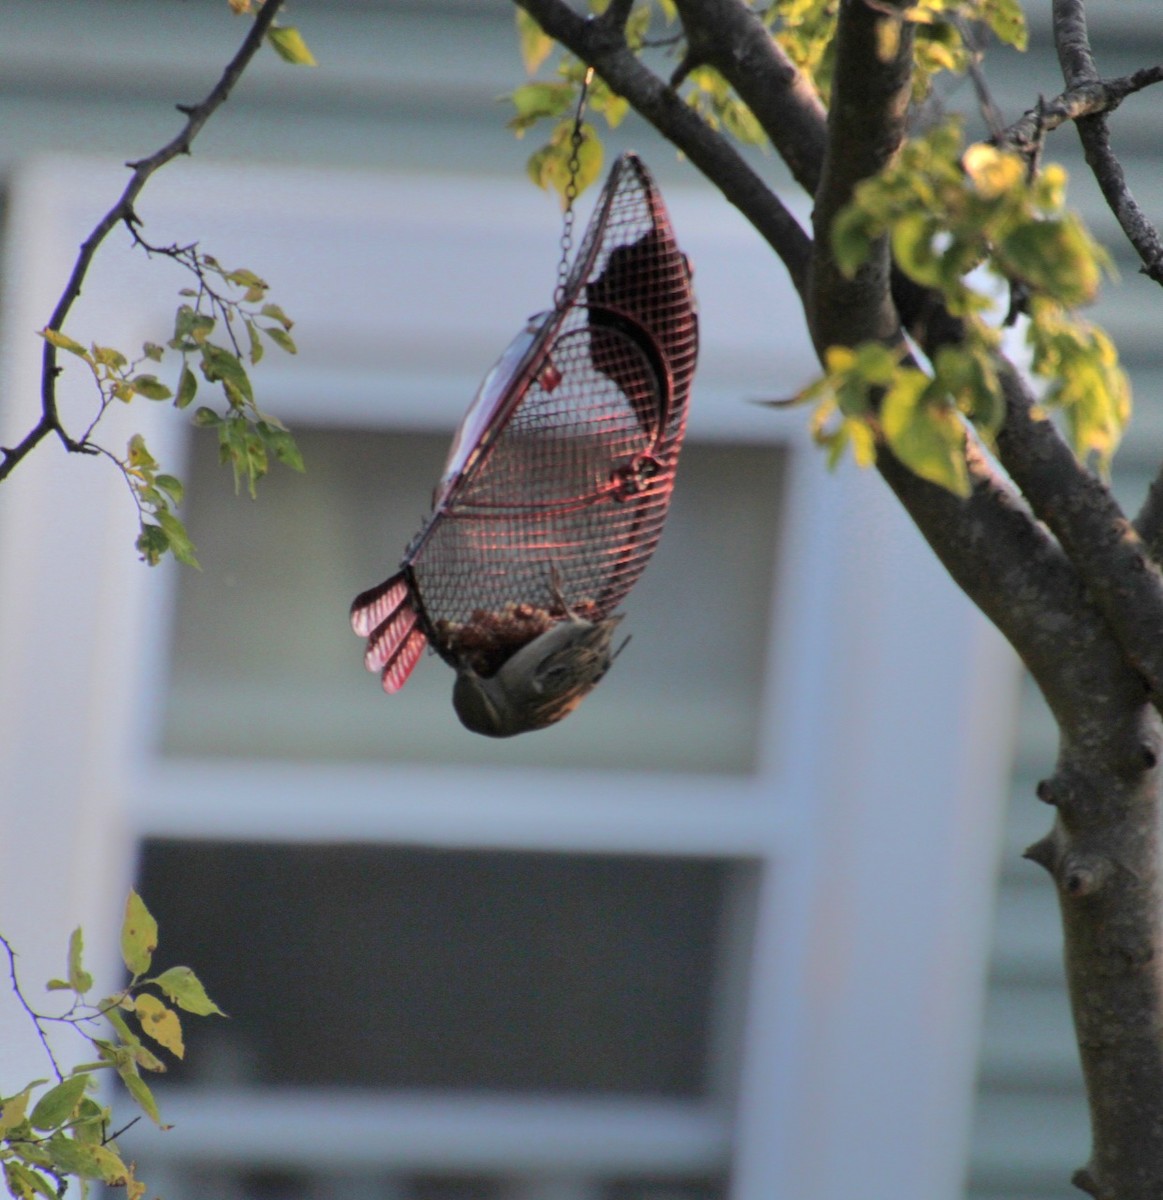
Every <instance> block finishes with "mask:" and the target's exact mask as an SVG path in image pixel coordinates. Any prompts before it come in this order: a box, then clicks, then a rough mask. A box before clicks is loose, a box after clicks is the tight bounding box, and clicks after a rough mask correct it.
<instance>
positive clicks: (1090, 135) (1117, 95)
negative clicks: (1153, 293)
mask: <svg viewBox="0 0 1163 1200" xmlns="http://www.w3.org/2000/svg"><path fill="white" fill-rule="evenodd" d="M1053 27H1054V46H1055V49H1056V50H1057V52H1058V62H1059V65H1060V66H1061V68H1062V77H1063V79H1064V80H1065V81H1066V87H1067V91H1068V93H1069V92H1074V93H1078V94H1081V95H1085V94H1086V93H1087V92H1088V91H1090V92H1094V93H1095V104H1094V107H1093V108H1090V109H1089V110H1087V112H1080V113H1079V114H1078V116H1077V118H1076V120H1075V126H1076V128H1077V129H1078V137H1079V140H1080V141H1081V142H1082V150H1083V153H1084V154H1085V155H1086V162H1087V165H1088V166H1089V167H1090V170H1091V173H1092V174H1093V175H1094V178H1095V180H1096V182H1097V183H1098V186H1099V188H1100V190H1101V191H1102V194H1103V198H1104V199H1105V200H1106V202H1107V206H1108V207H1109V208H1110V210H1111V212H1112V213H1114V216H1115V219H1116V220H1117V221H1118V223H1119V226H1120V227H1121V228H1122V231H1123V233H1125V234H1126V236H1127V240H1128V241H1129V242H1130V243H1131V245H1132V246H1133V247H1134V248H1135V253H1136V254H1138V256H1139V258H1140V259H1141V260H1142V263H1143V267H1142V270H1143V274H1145V275H1147V276H1149V277H1150V278H1151V279H1153V280H1154V281H1155V282H1156V283H1159V284H1163V239H1160V237H1159V233H1158V231H1157V230H1156V229H1155V227H1154V225H1153V224H1152V223H1151V222H1150V221H1149V220H1148V219H1147V216H1146V214H1145V213H1144V212H1143V210H1142V209H1141V208H1140V207H1139V205H1138V202H1137V201H1136V200H1135V198H1134V196H1132V195H1131V189H1130V187H1129V186H1128V185H1127V180H1126V175H1125V174H1124V173H1123V168H1122V164H1121V163H1120V162H1119V160H1118V158H1117V156H1116V155H1115V153H1114V151H1113V150H1112V149H1111V144H1110V130H1109V128H1108V125H1107V120H1106V116H1105V114H1106V113H1108V112H1110V111H1111V110H1113V109H1114V108H1116V107H1117V106H1118V104H1119V103H1120V102H1121V101H1122V100H1123V99H1124V97H1126V96H1127V95H1129V94H1130V93H1131V92H1132V91H1137V90H1139V89H1140V88H1143V87H1146V86H1148V85H1149V84H1152V83H1157V82H1159V81H1160V79H1163V67H1148V68H1146V69H1144V70H1142V71H1137V72H1135V74H1134V75H1131V76H1127V77H1125V78H1123V79H1119V80H1112V81H1110V83H1106V84H1104V83H1103V81H1102V79H1101V78H1100V77H1099V73H1098V67H1097V65H1096V64H1095V61H1094V54H1093V53H1092V51H1091V48H1090V35H1089V33H1088V32H1087V27H1086V7H1085V5H1084V4H1083V2H1082V0H1054V7H1053ZM1103 99H1105V100H1106V101H1107V103H1105V104H1103V103H1100V101H1102V100H1103Z"/></svg>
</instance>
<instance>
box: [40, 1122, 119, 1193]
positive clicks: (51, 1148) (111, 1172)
mask: <svg viewBox="0 0 1163 1200" xmlns="http://www.w3.org/2000/svg"><path fill="white" fill-rule="evenodd" d="M45 1146H46V1148H47V1149H48V1152H49V1156H50V1157H51V1159H52V1162H53V1166H54V1167H56V1169H57V1170H58V1171H61V1172H62V1173H64V1174H66V1175H79V1176H80V1177H81V1178H82V1179H100V1180H102V1181H103V1182H104V1183H107V1184H109V1185H110V1186H112V1187H119V1186H121V1187H123V1186H124V1185H125V1184H126V1183H127V1182H128V1181H129V1179H130V1178H131V1173H130V1170H129V1168H128V1167H127V1166H126V1165H125V1163H124V1162H122V1160H121V1156H120V1155H119V1154H117V1153H116V1152H115V1151H114V1150H111V1149H110V1148H109V1146H95V1145H92V1144H90V1143H85V1142H78V1141H76V1140H75V1139H74V1138H70V1137H65V1136H64V1135H63V1134H58V1135H57V1136H56V1137H52V1138H49V1140H48V1141H47V1142H46V1143H45Z"/></svg>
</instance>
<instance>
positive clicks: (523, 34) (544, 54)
mask: <svg viewBox="0 0 1163 1200" xmlns="http://www.w3.org/2000/svg"><path fill="white" fill-rule="evenodd" d="M517 42H518V44H519V45H520V47H521V61H522V62H523V63H524V64H525V71H526V73H527V74H529V75H536V74H537V69H538V68H539V67H540V66H541V64H542V63H543V62H544V61H545V60H546V59H547V58H548V57H549V55H550V53H551V52H552V50H553V39H552V38H551V37H550V36H549V35H548V34H547V33H546V32H545V31H544V30H543V29H542V28H541V26H540V25H538V24H537V22H536V21H535V20H534V19H533V18H532V17H531V16H530V15H529V14H528V13H527V12H526V11H525V10H524V9H523V8H519V9H517Z"/></svg>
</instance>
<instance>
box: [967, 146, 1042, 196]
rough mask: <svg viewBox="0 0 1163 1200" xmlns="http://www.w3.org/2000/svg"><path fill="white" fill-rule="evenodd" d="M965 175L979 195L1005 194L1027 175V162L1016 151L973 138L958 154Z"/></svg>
mask: <svg viewBox="0 0 1163 1200" xmlns="http://www.w3.org/2000/svg"><path fill="white" fill-rule="evenodd" d="M961 165H962V166H963V167H964V168H965V173H966V175H968V176H969V178H970V179H971V180H972V181H973V186H974V187H975V188H976V189H977V192H978V194H979V195H980V196H983V197H985V199H987V200H993V199H996V198H997V197H998V196H1002V195H1004V194H1005V193H1006V192H1008V191H1009V190H1010V189H1011V188H1014V187H1016V186H1017V185H1018V184H1019V183H1021V182H1022V180H1024V179H1025V177H1026V164H1025V163H1024V162H1022V160H1021V159H1020V158H1019V157H1018V156H1017V155H1016V154H1011V153H1009V152H1008V151H1004V150H999V149H998V148H997V147H996V146H988V145H986V144H985V142H974V143H973V145H972V146H970V147H969V148H968V149H967V150H966V151H965V153H964V155H963V156H962V158H961Z"/></svg>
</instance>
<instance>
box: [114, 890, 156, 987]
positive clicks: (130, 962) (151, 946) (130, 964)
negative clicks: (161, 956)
mask: <svg viewBox="0 0 1163 1200" xmlns="http://www.w3.org/2000/svg"><path fill="white" fill-rule="evenodd" d="M156 949H157V922H156V921H155V920H154V919H153V917H152V916H151V915H150V911H149V909H148V908H146V906H145V901H144V900H142V898H141V897H140V896H139V895H138V894H137V892H136V891H133V890H130V893H129V899H128V900H127V901H126V902H125V920H124V921H123V922H122V924H121V958H122V960H123V961H124V963H125V965H126V967H127V968H128V970H129V973H130V974H131V975H132V976H133V977H134V978H135V979H136V978H137V977H138V976H139V975H144V974H145V972H146V971H148V970H149V964H150V963H151V962H152V961H153V952H154V951H155V950H156Z"/></svg>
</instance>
